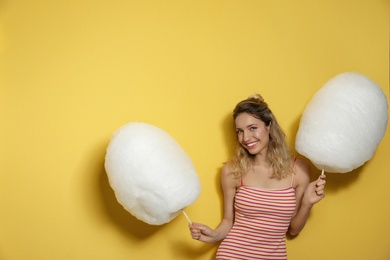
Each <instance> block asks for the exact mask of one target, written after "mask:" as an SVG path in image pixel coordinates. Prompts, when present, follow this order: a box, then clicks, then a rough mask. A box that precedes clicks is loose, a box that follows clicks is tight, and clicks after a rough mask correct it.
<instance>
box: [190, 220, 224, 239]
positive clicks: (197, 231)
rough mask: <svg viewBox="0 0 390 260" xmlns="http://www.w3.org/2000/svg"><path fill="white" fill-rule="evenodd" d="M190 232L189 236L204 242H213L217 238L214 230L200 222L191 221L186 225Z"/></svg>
mask: <svg viewBox="0 0 390 260" xmlns="http://www.w3.org/2000/svg"><path fill="white" fill-rule="evenodd" d="M188 227H189V228H190V232H191V237H192V238H193V239H195V240H199V241H202V242H205V243H214V242H216V241H217V240H218V239H217V234H216V232H215V230H213V229H211V228H210V227H208V226H206V225H203V224H200V223H191V224H189V225H188Z"/></svg>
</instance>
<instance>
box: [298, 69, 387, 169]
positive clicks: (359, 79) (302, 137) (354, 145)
mask: <svg viewBox="0 0 390 260" xmlns="http://www.w3.org/2000/svg"><path fill="white" fill-rule="evenodd" d="M387 110H388V104H387V98H386V96H385V94H384V92H383V91H382V89H381V88H380V87H379V86H378V85H377V84H376V83H375V82H373V81H372V80H371V79H370V78H368V77H366V76H364V75H362V74H359V73H354V72H345V73H342V74H339V75H337V76H336V77H334V78H332V79H330V80H329V81H328V82H327V83H326V84H325V85H324V86H323V87H322V88H321V89H320V90H319V91H318V92H317V93H316V94H315V95H314V96H313V97H312V99H311V100H310V102H309V103H308V104H307V106H306V108H305V110H304V112H303V114H302V117H301V120H300V124H299V129H298V133H297V137H296V141H295V149H296V150H297V152H298V153H300V154H301V155H304V156H305V157H306V158H308V159H309V160H310V161H311V162H312V163H313V164H314V165H315V166H316V167H317V168H318V169H320V170H321V169H324V170H325V171H327V172H337V173H346V172H350V171H352V170H354V169H355V168H358V167H360V166H361V165H363V164H364V163H365V162H367V161H368V160H370V159H371V158H372V156H373V154H374V152H375V150H376V149H377V147H378V145H379V143H380V142H381V140H382V138H383V136H384V134H385V132H386V127H387V120H388V114H387V113H388V112H387Z"/></svg>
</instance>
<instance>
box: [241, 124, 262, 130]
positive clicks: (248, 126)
mask: <svg viewBox="0 0 390 260" xmlns="http://www.w3.org/2000/svg"><path fill="white" fill-rule="evenodd" d="M252 126H256V127H257V126H258V125H257V124H250V125H247V126H246V127H244V128H250V127H252ZM236 130H242V128H240V127H236Z"/></svg>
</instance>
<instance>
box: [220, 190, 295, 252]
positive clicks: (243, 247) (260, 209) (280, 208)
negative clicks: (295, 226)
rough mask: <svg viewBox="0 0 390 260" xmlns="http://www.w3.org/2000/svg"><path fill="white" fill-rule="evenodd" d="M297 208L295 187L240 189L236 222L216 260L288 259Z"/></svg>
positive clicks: (223, 242)
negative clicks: (288, 235) (288, 234)
mask: <svg viewBox="0 0 390 260" xmlns="http://www.w3.org/2000/svg"><path fill="white" fill-rule="evenodd" d="M295 205H296V201H295V189H294V187H288V188H284V189H277V190H263V189H260V188H256V187H249V186H241V187H240V188H238V190H237V193H236V197H235V203H234V208H235V222H234V225H233V227H232V229H231V230H230V232H229V234H228V235H227V236H226V238H225V239H224V240H223V241H222V243H221V245H220V246H219V248H218V251H217V256H216V259H217V260H222V259H241V260H242V259H245V260H249V259H267V260H269V259H287V252H286V232H287V229H288V227H289V225H290V220H291V218H292V216H293V213H294V210H295Z"/></svg>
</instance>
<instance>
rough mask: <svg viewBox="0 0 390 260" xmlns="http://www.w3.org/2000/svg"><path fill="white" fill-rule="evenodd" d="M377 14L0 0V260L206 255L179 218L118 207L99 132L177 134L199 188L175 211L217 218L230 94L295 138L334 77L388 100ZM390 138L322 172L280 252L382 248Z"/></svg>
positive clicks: (211, 4) (363, 8)
mask: <svg viewBox="0 0 390 260" xmlns="http://www.w3.org/2000/svg"><path fill="white" fill-rule="evenodd" d="M389 14H390V3H389V1H388V0H358V1H352V0H347V1H336V0H331V1H329V0H328V1H324V0H321V1H308V0H307V1H265V0H242V1H231V0H223V1H222V0H211V1H210V0H207V1H206V0H198V1H179V0H170V1H158V0H156V1H126V0H115V1H103V0H95V1H86V0H77V1H75V0H56V1H46V0H35V1H27V0H2V1H0V57H1V58H0V73H1V74H0V88H1V93H0V94H1V100H0V111H1V112H0V125H1V128H0V129H1V130H0V131H1V136H0V138H1V139H0V173H1V179H0V210H1V212H0V259H2V260H14V259H56V260H62V259H64V260H65V259H66V260H68V259H94V260H96V259H168V260H170V259H212V258H213V255H214V253H215V250H216V245H206V244H201V243H199V242H197V241H194V240H192V239H191V238H190V236H189V232H188V229H187V222H186V219H185V218H184V216H183V215H179V216H178V217H177V218H176V219H174V220H173V221H172V222H170V223H168V224H166V225H162V226H150V225H147V224H145V223H143V222H141V221H138V220H136V219H135V218H134V217H132V215H130V214H129V213H128V212H126V211H125V210H123V209H122V207H121V206H120V205H119V204H118V203H117V201H116V199H115V197H114V193H113V191H112V189H111V188H110V186H109V184H108V181H107V177H106V173H105V171H104V156H105V149H106V147H107V145H108V142H109V140H110V137H111V134H112V133H113V132H114V131H115V130H116V129H117V128H119V127H120V126H122V125H124V124H125V123H127V122H132V121H142V122H146V123H149V124H153V125H156V126H158V127H160V128H162V129H164V130H165V131H167V132H168V133H169V134H170V135H171V136H172V137H173V138H175V139H176V140H177V141H178V142H179V143H180V145H181V146H182V147H183V149H184V150H185V151H186V152H187V154H188V155H189V156H190V157H191V158H192V160H193V162H194V165H195V167H196V169H197V172H198V174H199V178H200V181H201V184H202V193H201V195H200V197H199V199H198V200H197V201H196V202H195V203H194V204H193V205H191V206H190V207H188V208H187V213H188V215H189V216H190V218H191V219H192V220H193V221H198V222H203V223H206V224H208V225H210V226H212V227H215V226H216V225H217V224H218V223H219V220H220V218H221V207H222V205H221V190H220V188H219V181H218V178H219V171H220V167H221V164H222V162H224V161H225V160H226V159H227V158H228V157H229V155H230V154H231V149H232V147H233V139H234V135H233V133H232V128H231V127H232V121H231V111H232V109H233V107H234V105H235V104H236V103H237V102H238V101H240V100H242V99H244V98H246V97H247V96H248V95H250V94H252V93H255V92H257V93H260V94H262V95H263V96H264V98H265V99H266V101H267V102H268V103H269V104H270V106H271V108H272V110H273V111H274V113H275V114H276V116H277V117H278V120H279V121H280V123H281V125H282V127H283V128H284V129H285V131H286V133H287V135H288V138H289V143H290V144H291V145H292V146H293V145H294V138H295V134H296V132H297V129H298V124H299V119H300V116H301V113H302V111H303V110H304V108H305V105H306V104H307V103H308V102H309V100H310V98H311V97H312V96H313V95H314V93H316V91H317V90H318V89H319V88H321V87H322V86H323V84H324V83H325V82H326V81H328V80H329V79H330V78H332V77H333V76H335V75H337V74H339V73H342V72H345V71H356V72H359V73H362V74H364V75H366V76H368V77H370V78H371V79H373V80H374V81H375V82H377V83H378V85H380V86H381V88H382V89H383V91H384V92H385V94H386V96H387V97H389ZM369 123H370V122H362V127H364V124H369ZM389 135H390V134H389V129H388V130H387V133H386V136H385V137H384V139H383V140H382V142H381V143H380V145H379V147H378V149H377V151H376V153H375V155H374V157H373V158H372V159H371V160H370V161H369V162H368V163H367V164H366V165H364V166H363V167H361V168H359V169H357V170H355V171H353V172H351V173H346V174H328V184H327V188H326V192H327V197H326V199H325V200H324V201H322V202H321V203H320V204H318V205H316V206H315V208H314V209H313V211H312V214H311V216H310V218H309V221H308V223H307V226H306V227H305V229H304V230H303V232H302V233H301V234H300V235H299V236H298V237H297V238H295V239H289V240H288V252H289V259H292V260H294V259H299V260H301V259H316V260H321V259H343V260H345V259H383V260H385V259H390V242H389V231H390V221H389V220H390V193H389V183H390V163H389V153H390V136H389ZM151 159H152V158H151ZM318 173H319V172H318V171H317V170H314V171H313V178H315V177H316V176H317V175H318Z"/></svg>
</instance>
